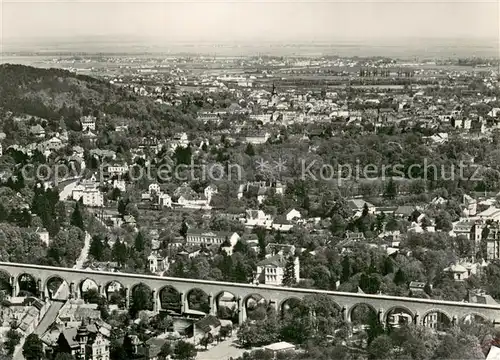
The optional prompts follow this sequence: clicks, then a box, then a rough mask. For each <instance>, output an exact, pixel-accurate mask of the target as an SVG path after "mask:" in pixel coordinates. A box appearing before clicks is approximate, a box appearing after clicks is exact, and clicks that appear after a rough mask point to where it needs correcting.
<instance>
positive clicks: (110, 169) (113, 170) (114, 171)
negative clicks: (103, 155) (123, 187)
mask: <svg viewBox="0 0 500 360" xmlns="http://www.w3.org/2000/svg"><path fill="white" fill-rule="evenodd" d="M128 171H129V168H128V165H127V164H106V165H105V166H104V168H103V176H104V177H105V178H114V177H117V178H120V177H121V176H123V175H125V174H126V173H128Z"/></svg>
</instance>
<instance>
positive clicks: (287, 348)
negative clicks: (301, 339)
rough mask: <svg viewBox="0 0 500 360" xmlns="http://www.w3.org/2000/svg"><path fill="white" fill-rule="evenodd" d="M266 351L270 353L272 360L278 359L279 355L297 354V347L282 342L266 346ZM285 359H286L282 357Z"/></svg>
mask: <svg viewBox="0 0 500 360" xmlns="http://www.w3.org/2000/svg"><path fill="white" fill-rule="evenodd" d="M263 349H264V351H265V352H266V353H268V354H269V355H270V356H271V358H272V359H276V357H277V356H278V354H284V353H285V354H286V353H292V352H295V345H293V344H290V343H287V342H285V341H280V342H277V343H274V344H270V345H266V346H264V348H263ZM282 358H283V359H284V357H282Z"/></svg>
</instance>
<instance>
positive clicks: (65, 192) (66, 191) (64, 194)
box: [59, 179, 80, 201]
mask: <svg viewBox="0 0 500 360" xmlns="http://www.w3.org/2000/svg"><path fill="white" fill-rule="evenodd" d="M79 181H80V179H76V180H75V181H73V182H71V183H69V184H68V185H66V186H65V187H64V188H63V189H62V190H61V192H60V193H59V200H60V201H66V200H68V198H69V197H71V194H73V189H74V188H75V187H76V185H78V182H79Z"/></svg>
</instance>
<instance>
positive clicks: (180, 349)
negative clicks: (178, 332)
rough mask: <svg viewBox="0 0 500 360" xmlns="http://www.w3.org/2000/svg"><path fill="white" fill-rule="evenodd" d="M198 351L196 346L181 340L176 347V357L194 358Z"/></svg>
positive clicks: (190, 359)
mask: <svg viewBox="0 0 500 360" xmlns="http://www.w3.org/2000/svg"><path fill="white" fill-rule="evenodd" d="M197 354H198V351H197V350H196V347H195V346H194V345H193V344H191V343H188V342H186V341H183V340H181V341H179V342H178V343H177V344H176V346H175V349H174V358H175V359H176V360H194V359H195V358H196V355H197Z"/></svg>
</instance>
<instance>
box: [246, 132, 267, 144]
mask: <svg viewBox="0 0 500 360" xmlns="http://www.w3.org/2000/svg"><path fill="white" fill-rule="evenodd" d="M270 137H271V135H270V134H269V133H268V132H265V133H249V134H247V135H246V136H245V142H247V143H250V144H252V145H261V144H265V143H266V142H267V140H269V138H270Z"/></svg>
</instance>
